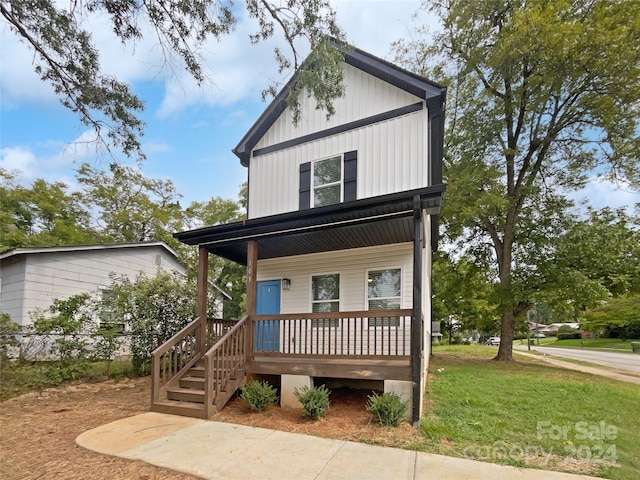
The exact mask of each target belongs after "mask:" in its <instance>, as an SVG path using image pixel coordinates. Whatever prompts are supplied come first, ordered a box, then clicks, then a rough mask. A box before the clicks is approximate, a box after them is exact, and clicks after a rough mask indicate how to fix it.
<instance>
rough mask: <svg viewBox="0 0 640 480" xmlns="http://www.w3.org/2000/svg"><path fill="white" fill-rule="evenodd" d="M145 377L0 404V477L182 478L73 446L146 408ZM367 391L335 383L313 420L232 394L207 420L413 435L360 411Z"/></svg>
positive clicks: (380, 439)
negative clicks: (262, 408)
mask: <svg viewBox="0 0 640 480" xmlns="http://www.w3.org/2000/svg"><path fill="white" fill-rule="evenodd" d="M150 388H151V387H150V379H149V378H148V377H147V378H141V379H135V380H125V381H122V382H118V383H116V382H113V381H108V382H103V383H97V384H86V383H83V384H77V385H69V386H64V387H60V388H53V389H47V390H43V391H41V392H33V393H28V394H25V395H22V396H20V397H16V398H12V399H10V400H7V401H5V402H3V403H1V404H0V478H2V479H3V480H18V479H21V480H26V479H71V480H75V479H88V478H91V479H109V480H111V479H114V480H125V479H137V480H187V479H192V478H193V477H190V476H188V475H183V474H179V473H174V472H171V471H168V470H164V469H161V468H157V467H153V466H151V465H147V464H145V463H142V462H134V461H129V460H124V459H119V458H115V457H108V456H105V455H101V454H98V453H94V452H90V451H88V450H85V449H83V448H80V447H78V446H76V444H75V439H76V437H77V436H78V435H80V434H81V433H83V432H85V431H87V430H90V429H92V428H95V427H98V426H100V425H104V424H106V423H109V422H112V421H115V420H118V419H121V418H125V417H130V416H133V415H137V414H139V413H143V412H147V411H149V396H150V391H151V390H150ZM370 393H371V392H369V391H363V390H349V389H336V390H334V391H333V392H332V394H331V406H330V407H329V412H328V414H327V416H326V417H325V418H323V419H321V420H318V421H311V420H308V419H307V418H305V417H304V415H303V414H302V412H301V411H284V410H281V409H280V407H278V406H276V405H273V406H271V407H270V408H269V409H268V410H267V411H266V412H263V413H252V412H251V411H250V410H249V409H248V408H247V407H246V405H245V404H244V402H242V401H241V400H240V399H239V398H234V399H232V400H231V401H230V402H229V403H228V405H227V407H225V409H224V410H223V411H222V412H221V413H220V414H218V415H216V416H214V417H213V418H212V420H216V421H221V422H229V423H237V424H243V425H252V426H257V427H264V428H271V429H276V430H283V431H289V432H295V433H303V434H309V435H315V436H320V437H326V438H336V439H342V440H354V441H363V442H367V443H372V444H377V445H387V446H394V447H404V446H407V445H410V444H412V443H415V442H418V441H420V438H421V437H420V434H419V433H418V432H417V431H416V430H414V429H413V428H412V427H411V426H410V425H408V424H403V425H402V426H401V427H399V428H384V427H380V426H378V425H377V424H374V423H372V421H371V415H370V414H369V413H368V412H367V411H366V410H365V404H366V401H367V395H368V394H370Z"/></svg>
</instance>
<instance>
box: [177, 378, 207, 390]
mask: <svg viewBox="0 0 640 480" xmlns="http://www.w3.org/2000/svg"><path fill="white" fill-rule="evenodd" d="M178 385H179V386H180V387H181V388H195V389H197V390H203V389H204V377H191V376H189V377H182V378H181V379H180V380H178Z"/></svg>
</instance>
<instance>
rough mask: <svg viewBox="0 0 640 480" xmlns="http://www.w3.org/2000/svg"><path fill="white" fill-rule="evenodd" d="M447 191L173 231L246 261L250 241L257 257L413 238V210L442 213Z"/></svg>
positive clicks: (392, 196)
mask: <svg viewBox="0 0 640 480" xmlns="http://www.w3.org/2000/svg"><path fill="white" fill-rule="evenodd" d="M444 190H445V185H444V184H440V185H435V186H431V187H425V188H420V189H415V190H409V191H405V192H399V193H392V194H389V195H382V196H378V197H373V198H364V199H361V200H356V201H354V202H348V203H340V204H336V205H329V206H326V207H319V208H312V209H306V210H302V211H295V212H288V213H283V214H279V215H272V216H268V217H261V218H255V219H250V220H245V221H243V222H235V223H229V224H224V225H215V226H210V227H204V228H199V229H196V230H189V231H186V232H179V233H175V234H174V237H175V238H177V239H178V240H180V241H181V242H183V243H186V244H187V245H199V246H201V247H205V248H206V249H207V250H208V251H209V252H210V253H212V254H214V255H218V256H220V257H224V258H227V259H229V260H232V261H234V262H237V263H240V264H243V265H246V264H247V243H248V242H249V241H250V240H254V241H256V242H257V244H258V259H266V258H276V257H285V256H292V255H302V254H307V253H315V252H327V251H333V250H345V249H350V248H360V247H370V246H374V245H386V244H392V243H402V242H410V241H412V240H413V235H414V223H413V218H414V211H416V209H420V210H424V211H426V213H427V214H430V215H438V214H439V212H440V204H441V201H442V196H443V194H444ZM434 223H436V222H434ZM435 233H436V234H435V235H434V232H432V248H435V244H434V242H437V230H436V232H435ZM434 237H435V238H434Z"/></svg>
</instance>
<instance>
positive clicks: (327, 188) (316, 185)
mask: <svg viewBox="0 0 640 480" xmlns="http://www.w3.org/2000/svg"><path fill="white" fill-rule="evenodd" d="M312 169H313V172H312V175H313V206H314V207H322V206H324V205H333V204H335V203H340V202H341V201H342V155H340V156H337V157H331V158H326V159H324V160H317V161H315V162H313V164H312Z"/></svg>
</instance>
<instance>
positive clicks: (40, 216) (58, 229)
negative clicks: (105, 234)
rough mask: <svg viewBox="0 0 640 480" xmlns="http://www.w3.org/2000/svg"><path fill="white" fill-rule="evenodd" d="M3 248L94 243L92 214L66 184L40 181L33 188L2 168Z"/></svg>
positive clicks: (0, 221) (0, 225) (0, 237)
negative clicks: (21, 183)
mask: <svg viewBox="0 0 640 480" xmlns="http://www.w3.org/2000/svg"><path fill="white" fill-rule="evenodd" d="M0 180H1V183H0V229H1V233H2V234H1V235H0V249H5V248H15V247H25V246H45V245H46V246H51V245H73V244H82V243H92V242H94V241H95V240H97V238H98V235H97V234H96V232H95V231H93V230H92V229H91V228H90V225H89V213H88V210H87V208H86V206H85V205H84V204H83V202H82V198H81V197H80V194H79V193H77V192H74V193H68V192H67V190H68V187H67V185H66V184H64V183H63V182H55V183H47V182H46V181H44V180H42V179H36V180H35V181H34V182H33V183H32V184H31V186H30V187H23V186H21V185H19V184H18V183H17V178H16V174H14V173H12V172H7V171H5V170H3V169H1V168H0Z"/></svg>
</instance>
